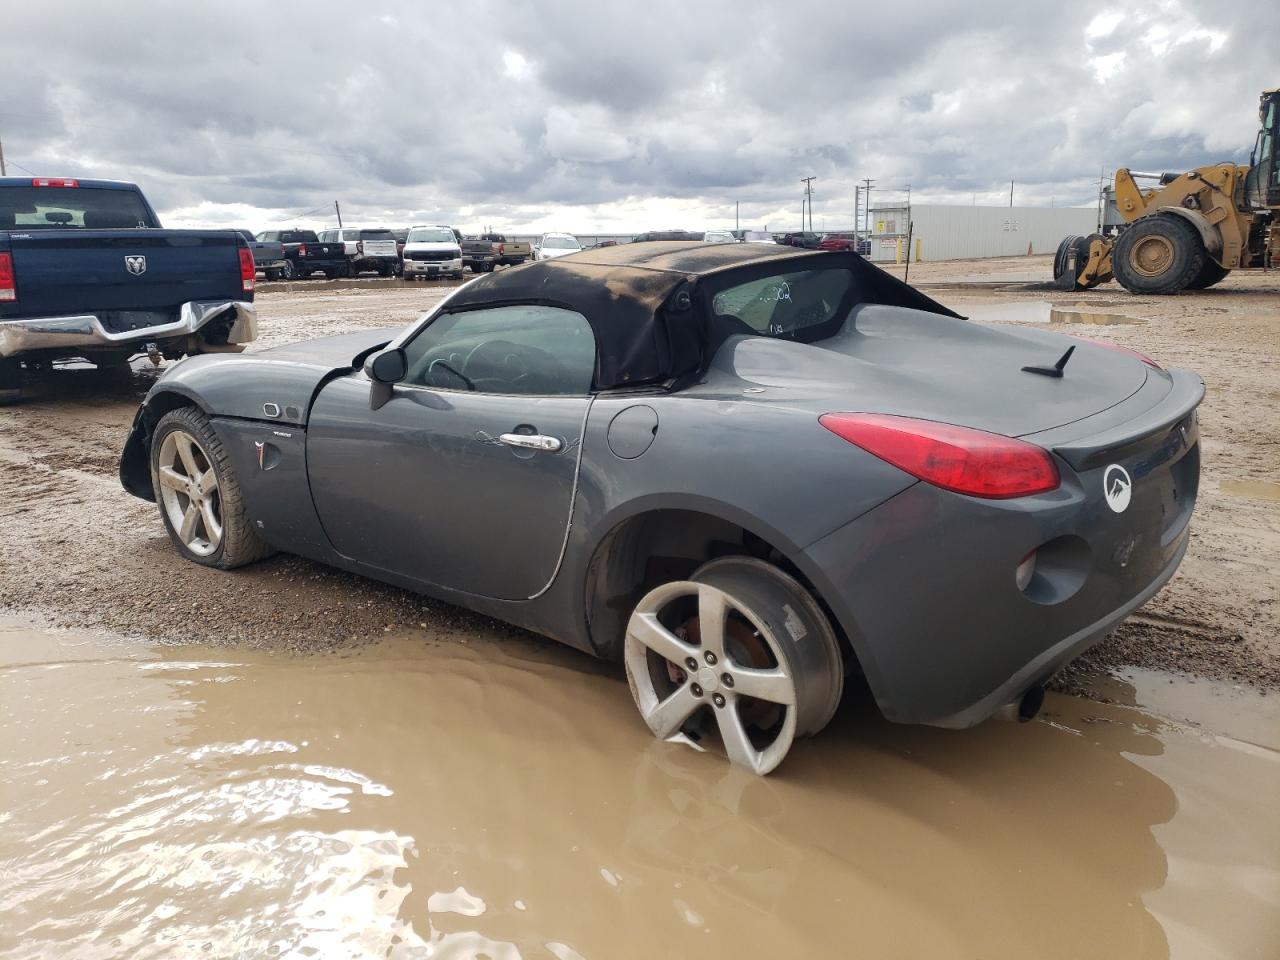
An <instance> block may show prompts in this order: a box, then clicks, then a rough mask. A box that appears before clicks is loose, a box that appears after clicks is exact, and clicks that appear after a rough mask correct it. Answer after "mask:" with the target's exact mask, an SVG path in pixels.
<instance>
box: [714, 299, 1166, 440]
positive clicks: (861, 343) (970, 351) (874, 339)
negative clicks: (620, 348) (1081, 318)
mask: <svg viewBox="0 0 1280 960" xmlns="http://www.w3.org/2000/svg"><path fill="white" fill-rule="evenodd" d="M1072 346H1074V347H1075V350H1074V351H1073V352H1072V355H1071V356H1070V358H1069V359H1068V360H1067V363H1066V365H1065V367H1064V368H1063V375H1062V376H1061V377H1052V376H1045V375H1042V374H1036V373H1030V372H1027V371H1026V370H1025V369H1024V367H1028V366H1036V367H1047V368H1052V367H1053V366H1054V364H1055V363H1056V362H1058V361H1059V360H1061V358H1062V356H1063V354H1064V353H1065V352H1066V350H1067V348H1068V347H1072ZM732 363H733V366H734V370H735V372H736V373H737V375H738V376H739V377H741V378H743V379H745V380H748V381H750V382H752V383H754V384H757V385H759V386H762V387H771V386H776V387H785V388H787V394H788V398H789V399H790V400H791V401H792V402H797V403H804V404H806V405H808V404H813V405H814V410H815V412H816V413H827V412H837V411H849V412H862V413H891V414H897V415H899V416H907V417H918V418H921V419H925V420H935V421H939V422H943V423H952V424H958V425H963V426H968V427H974V428H977V429H981V430H988V431H991V432H993V433H999V434H1003V435H1005V436H1011V437H1018V436H1024V435H1026V434H1031V433H1036V432H1039V431H1044V430H1048V429H1050V428H1053V427H1058V426H1062V425H1064V424H1070V423H1074V422H1076V421H1080V420H1084V419H1085V418H1088V417H1092V416H1095V415H1097V414H1099V413H1100V412H1102V411H1104V410H1107V409H1109V408H1111V407H1113V406H1115V405H1116V404H1119V403H1121V402H1123V401H1124V400H1126V399H1127V398H1129V397H1131V396H1133V395H1134V394H1135V393H1137V392H1138V391H1139V390H1141V389H1142V388H1143V386H1144V384H1146V383H1147V380H1148V375H1149V374H1150V375H1152V376H1153V377H1162V378H1164V380H1163V381H1161V382H1160V383H1157V384H1155V386H1156V388H1157V392H1160V393H1161V394H1162V395H1163V393H1167V392H1168V384H1167V380H1168V376H1167V375H1166V374H1163V373H1161V372H1159V371H1156V370H1155V369H1154V368H1151V367H1148V366H1147V365H1146V364H1144V363H1143V362H1142V361H1140V360H1138V359H1136V358H1134V357H1133V356H1131V355H1127V354H1124V353H1119V352H1116V351H1113V350H1107V349H1105V348H1103V347H1100V346H1098V345H1096V344H1090V343H1088V342H1086V341H1081V340H1075V339H1072V338H1069V337H1064V336H1061V335H1059V334H1053V333H1049V332H1048V331H1040V330H1033V329H1028V328H1024V327H997V326H987V325H983V324H976V323H970V322H967V321H964V320H957V319H955V318H952V317H946V316H942V315H939V314H934V313H926V312H924V311H919V310H911V309H906V308H902V307H890V306H881V305H872V304H869V305H865V306H862V307H859V308H857V309H856V310H855V311H854V313H853V315H852V317H851V319H850V322H848V323H846V324H845V325H844V329H843V330H842V331H841V332H840V333H838V334H836V335H835V336H833V337H830V338H828V339H825V340H820V341H817V342H815V343H811V344H802V343H797V342H794V341H790V340H781V339H772V338H767V337H746V338H742V339H740V340H738V341H737V342H736V343H735V345H734V348H733V359H732ZM820 406H821V407H825V408H826V409H818V407H820Z"/></svg>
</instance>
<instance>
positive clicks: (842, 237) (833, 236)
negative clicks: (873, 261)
mask: <svg viewBox="0 0 1280 960" xmlns="http://www.w3.org/2000/svg"><path fill="white" fill-rule="evenodd" d="M818 249H819V250H849V251H852V252H853V253H857V254H860V255H862V256H864V257H869V256H871V241H870V240H867V239H865V238H859V237H858V235H857V234H855V233H824V234H823V235H822V240H821V241H819V243H818Z"/></svg>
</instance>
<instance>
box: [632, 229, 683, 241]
mask: <svg viewBox="0 0 1280 960" xmlns="http://www.w3.org/2000/svg"><path fill="white" fill-rule="evenodd" d="M698 239H700V238H699V237H696V236H694V235H693V234H692V233H690V232H689V231H688V230H648V231H646V232H645V233H641V234H638V235H636V236H635V237H632V239H631V242H632V243H648V242H650V241H652V240H698Z"/></svg>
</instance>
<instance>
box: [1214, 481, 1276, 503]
mask: <svg viewBox="0 0 1280 960" xmlns="http://www.w3.org/2000/svg"><path fill="white" fill-rule="evenodd" d="M1218 489H1219V490H1221V491H1222V492H1223V493H1225V494H1226V495H1227V496H1230V497H1243V498H1244V499H1246V500H1277V501H1280V483H1272V482H1271V481H1268V480H1220V481H1218Z"/></svg>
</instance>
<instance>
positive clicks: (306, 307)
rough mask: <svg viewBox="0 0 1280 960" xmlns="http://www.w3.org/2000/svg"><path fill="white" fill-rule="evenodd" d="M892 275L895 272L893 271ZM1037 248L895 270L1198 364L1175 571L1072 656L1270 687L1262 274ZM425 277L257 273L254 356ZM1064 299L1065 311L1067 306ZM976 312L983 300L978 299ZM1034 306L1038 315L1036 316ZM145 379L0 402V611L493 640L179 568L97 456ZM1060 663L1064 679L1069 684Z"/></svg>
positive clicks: (1278, 444) (1270, 541)
mask: <svg viewBox="0 0 1280 960" xmlns="http://www.w3.org/2000/svg"><path fill="white" fill-rule="evenodd" d="M893 269H896V270H898V271H900V270H901V268H900V267H899V268H893ZM1048 269H1049V268H1048V258H1045V257H1034V258H1010V259H1006V260H993V261H972V262H968V263H949V264H917V265H913V266H912V269H911V277H910V279H911V281H912V282H913V283H920V284H921V285H922V286H924V287H925V288H926V290H927V292H929V293H930V295H932V296H934V297H936V298H937V299H939V300H941V301H942V302H944V303H946V304H947V305H949V306H951V307H953V308H954V309H956V310H957V311H958V312H960V313H962V314H970V313H971V314H973V315H974V316H975V317H989V318H990V322H1018V321H1015V320H1013V319H1012V318H1013V317H1015V316H1019V315H1021V313H1022V310H1021V308H1020V307H1017V308H1015V306H1014V305H1017V304H1025V305H1026V315H1028V316H1030V315H1034V314H1035V312H1036V310H1037V309H1039V308H1040V302H1042V301H1047V302H1051V303H1053V304H1054V305H1059V306H1063V305H1065V306H1067V307H1069V308H1070V309H1075V310H1077V311H1079V312H1081V313H1086V314H1090V315H1092V314H1096V313H1105V314H1122V315H1124V317H1125V318H1128V319H1129V320H1136V321H1139V322H1114V323H1112V322H1099V321H1098V320H1097V318H1096V317H1093V316H1090V317H1089V318H1088V319H1089V320H1090V321H1091V322H1083V321H1082V322H1076V323H1063V324H1061V325H1060V326H1059V325H1056V324H1055V329H1060V330H1062V331H1063V332H1066V333H1073V334H1079V335H1083V336H1090V337H1094V338H1096V339H1107V340H1113V341H1115V342H1117V343H1121V344H1124V345H1126V346H1131V347H1134V348H1137V349H1140V350H1142V351H1143V352H1145V353H1147V354H1149V355H1151V356H1153V357H1155V358H1156V359H1158V360H1159V361H1161V362H1162V363H1164V364H1166V365H1169V366H1187V367H1192V368H1194V369H1196V370H1198V371H1199V372H1200V373H1201V375H1202V376H1203V377H1204V379H1205V381H1206V383H1207V385H1208V396H1207V398H1206V400H1205V403H1204V406H1203V407H1202V409H1201V423H1202V434H1203V437H1204V461H1203V463H1204V476H1203V481H1202V486H1201V495H1200V504H1199V506H1198V508H1197V513H1196V518H1195V520H1194V521H1193V534H1192V542H1191V548H1190V551H1189V553H1188V555H1187V559H1186V561H1185V562H1184V564H1183V566H1182V570H1181V572H1180V574H1179V575H1178V576H1177V577H1176V578H1175V579H1174V580H1173V582H1172V583H1171V584H1170V585H1169V586H1168V587H1167V588H1166V589H1165V590H1164V591H1163V592H1161V593H1160V594H1159V596H1157V597H1156V598H1155V600H1154V601H1152V603H1151V604H1149V605H1148V606H1147V607H1146V608H1145V609H1144V610H1143V611H1141V612H1140V613H1139V614H1137V615H1135V616H1133V617H1131V618H1130V619H1129V620H1128V621H1127V622H1126V623H1125V624H1123V625H1122V626H1121V628H1120V629H1119V630H1118V631H1117V632H1116V633H1115V634H1114V635H1113V637H1111V638H1110V639H1109V640H1107V641H1106V642H1104V643H1103V644H1102V645H1100V646H1099V647H1098V648H1096V650H1095V652H1094V653H1093V654H1091V655H1090V657H1089V658H1088V660H1087V661H1086V662H1085V663H1084V664H1083V666H1084V667H1097V666H1105V667H1117V666H1123V665H1137V666H1147V667H1157V668H1165V669H1173V670H1177V671H1181V672H1184V673H1187V674H1190V675H1192V676H1198V677H1207V678H1213V679H1220V680H1230V681H1234V682H1237V683H1246V682H1247V683H1251V684H1255V685H1257V686H1259V687H1261V688H1263V689H1273V688H1276V687H1277V686H1280V577H1277V575H1276V571H1277V570H1280V296H1277V293H1280V276H1278V275H1277V274H1275V273H1267V274H1262V273H1256V274H1253V275H1241V274H1233V275H1232V276H1230V277H1228V278H1227V279H1226V280H1225V281H1224V282H1223V283H1222V284H1220V285H1219V286H1218V287H1215V288H1213V289H1212V290H1208V291H1204V292H1201V293H1191V294H1184V295H1182V296H1179V297H1175V298H1169V299H1161V298H1145V297H1134V296H1131V295H1129V294H1127V293H1125V292H1124V291H1123V290H1121V289H1120V288H1119V287H1117V286H1115V285H1114V284H1112V285H1109V286H1107V287H1104V288H1102V289H1100V290H1097V291H1091V292H1088V293H1083V294H1065V295H1064V294H1062V293H1060V292H1056V291H1051V290H1047V289H1037V288H1035V287H1031V286H1028V285H1027V284H1026V283H1025V282H1024V281H1026V280H1028V279H1029V278H1031V277H1034V276H1046V275H1047V273H1048ZM445 289H447V287H446V286H445V285H443V284H430V285H429V284H415V285H407V286H406V285H399V284H396V283H395V282H392V283H386V282H382V283H379V282H377V281H361V282H355V283H351V282H347V283H342V282H338V283H325V282H323V281H313V282H308V283H295V284H270V285H263V290H262V291H261V292H260V293H259V296H258V304H259V308H260V312H261V323H260V335H261V337H262V339H261V340H259V341H258V343H257V344H256V345H255V346H256V347H257V348H264V347H267V346H273V345H276V344H279V343H284V342H288V341H292V340H299V339H306V338H310V337H315V336H324V335H328V334H335V333H342V332H346V331H350V330H357V329H362V328H369V327H385V326H393V325H399V324H403V323H406V322H408V321H410V320H412V319H413V318H414V317H415V316H416V315H417V314H418V313H419V312H420V311H421V310H422V309H424V308H425V307H427V306H429V305H430V304H431V303H433V302H435V301H436V300H437V299H438V298H439V297H440V296H442V295H443V291H444V290H445ZM1072 305H1080V306H1078V307H1077V306H1072ZM993 308H995V309H994V310H993ZM1045 309H1046V310H1047V308H1045ZM153 377H154V373H153V372H151V371H149V370H139V371H137V372H135V374H134V375H133V377H132V379H131V380H129V379H124V378H121V379H116V380H111V379H109V378H107V377H104V376H103V375H99V374H97V373H96V372H94V371H91V370H63V371H57V372H55V373H53V374H51V375H50V376H49V378H48V379H47V380H46V381H44V382H43V383H41V384H40V385H39V395H38V396H37V397H36V398H35V399H33V400H31V401H30V402H27V403H24V404H22V405H20V406H16V407H10V408H3V409H0V485H2V488H3V490H4V496H3V498H0V585H2V586H0V608H9V609H13V610H19V611H23V612H25V613H28V614H36V615H38V616H41V617H43V618H45V619H47V620H48V621H50V622H52V623H57V624H65V625H74V626H105V627H109V628H111V629H114V630H117V631H121V632H124V633H128V634H136V635H142V636H147V637H150V638H154V639H160V640H166V641H174V642H180V641H184V640H201V641H206V642H208V641H213V642H226V643H246V644H250V645H254V646H260V647H271V648H286V649H325V648H332V647H336V646H340V645H341V646H349V645H351V644H353V643H361V642H367V641H368V640H370V639H372V638H374V637H377V636H380V635H381V634H383V633H384V632H386V631H387V630H388V629H394V628H396V627H401V626H413V627H415V628H418V629H420V630H425V631H427V633H428V634H429V635H430V636H432V637H435V638H437V639H439V640H442V641H452V642H467V641H468V640H472V639H481V638H484V637H487V636H491V635H492V634H493V633H494V632H495V631H496V632H501V633H509V632H511V628H508V627H505V626H502V625H500V624H496V623H494V622H492V621H490V620H488V619H486V618H483V617H479V616H476V615H473V614H470V613H467V612H465V611H462V610H459V609H457V608H454V607H451V606H448V605H445V604H440V603H436V602H433V601H429V600H424V599H422V598H420V597H416V596H414V595H411V594H408V593H405V592H403V591H400V590H397V589H394V588H390V587H385V586H382V585H380V584H377V583H373V582H371V581H368V580H364V579H361V578H359V577H354V576H350V575H347V574H344V573H339V572H336V571H334V570H330V569H328V568H325V567H322V566H319V565H317V564H314V563H311V562H308V561H304V560H300V559H296V558H292V557H284V556H278V557H275V558H273V559H271V560H268V561H266V562H264V563H260V564H257V565H255V566H252V567H249V568H247V569H243V570H239V571H236V572H234V573H230V574H228V573H221V572H215V571H210V570H205V569H204V568H201V567H197V566H195V565H193V564H189V563H184V562H182V561H180V560H179V559H178V557H177V555H176V554H175V553H174V551H173V550H172V548H171V547H170V545H169V542H168V540H167V539H166V537H165V535H164V532H163V529H162V527H161V524H160V520H159V518H158V517H157V516H156V515H155V508H154V507H153V506H152V505H151V504H147V503H143V502H141V501H138V500H135V499H133V498H132V497H130V496H128V495H127V494H125V493H124V492H123V491H122V490H121V489H120V486H119V482H118V480H117V479H116V473H115V471H116V458H117V456H118V454H119V451H120V447H121V445H122V443H123V440H124V436H125V432H126V430H127V428H128V425H129V422H130V420H131V418H132V416H133V412H134V410H135V409H136V406H137V402H138V399H139V398H140V397H141V395H142V394H143V393H144V392H145V390H146V389H147V387H148V385H149V383H150V382H151V380H152V378H153ZM1079 675H1080V671H1079V670H1076V671H1073V672H1072V675H1070V676H1068V677H1067V678H1066V685H1067V686H1068V687H1071V686H1072V685H1073V684H1074V683H1075V682H1076V677H1078V676H1079Z"/></svg>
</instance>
